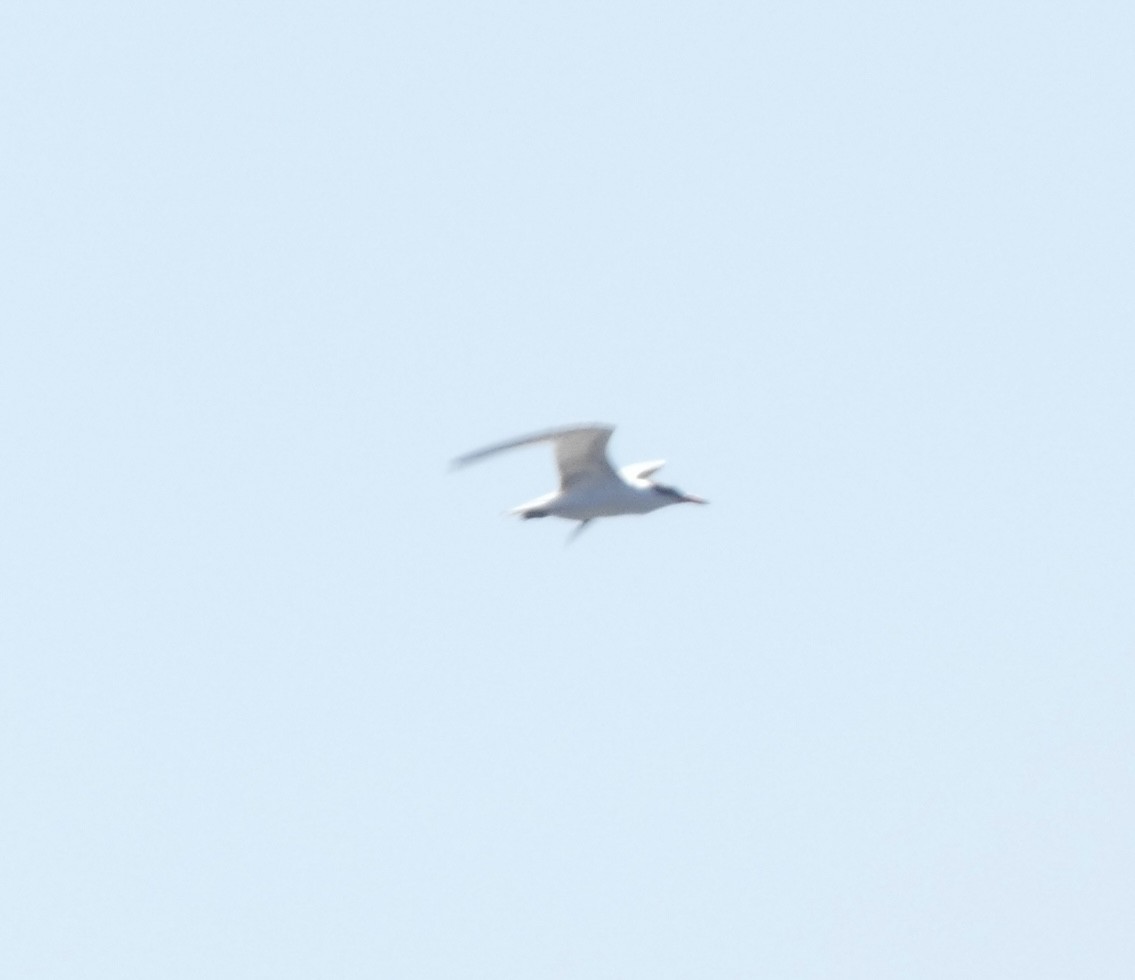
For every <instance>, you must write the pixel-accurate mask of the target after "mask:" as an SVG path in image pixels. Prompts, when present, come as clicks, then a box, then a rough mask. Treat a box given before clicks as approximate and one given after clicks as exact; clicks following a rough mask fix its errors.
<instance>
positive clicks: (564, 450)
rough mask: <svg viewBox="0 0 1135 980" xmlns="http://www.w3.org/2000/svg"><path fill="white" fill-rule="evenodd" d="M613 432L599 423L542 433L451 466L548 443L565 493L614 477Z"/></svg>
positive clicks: (460, 459) (480, 451)
mask: <svg viewBox="0 0 1135 980" xmlns="http://www.w3.org/2000/svg"><path fill="white" fill-rule="evenodd" d="M614 431H615V427H614V426H613V425H602V424H598V423H596V424H589V425H565V426H561V427H559V428H556V429H544V430H543V431H542V432H534V433H532V434H531V435H527V436H520V437H519V438H517V439H509V440H508V441H507V442H498V443H494V444H493V445H491V446H486V447H485V448H484V449H478V450H476V451H475V452H471V453H466V454H465V455H464V456H458V457H457V459H455V460H454V461H453V465H454V466H466V465H468V464H469V463H476V462H478V461H480V460H482V459H485V458H487V457H489V456H495V455H496V454H497V453H503V452H504V451H505V450H508V449H519V448H520V447H521V446H531V445H534V444H536V443H538V442H551V443H554V444H555V451H556V465H557V467H559V471H560V487H561V488H563V489H566V488H567V487H569V486H572V485H573V484H575V483H579V482H581V481H583V480H590V479H594V478H596V477H599V478H610V477H614V476H615V471H614V469H612V467H611V463H610V461H609V460H608V459H607V440H608V439H610V438H611V433H612V432H614Z"/></svg>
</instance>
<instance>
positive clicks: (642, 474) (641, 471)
mask: <svg viewBox="0 0 1135 980" xmlns="http://www.w3.org/2000/svg"><path fill="white" fill-rule="evenodd" d="M665 465H666V460H664V459H655V460H652V461H651V462H649V463H631V464H630V465H629V466H624V467H623V468H622V469H621V470H619V475H620V476H621V477H622V478H623V479H624V480H626V481H627V482H630V481H631V480H645V479H646V478H647V477H648V476H650V475H651V474H653V473H657V472H658V471H659V470H660V469H662V467H663V466H665Z"/></svg>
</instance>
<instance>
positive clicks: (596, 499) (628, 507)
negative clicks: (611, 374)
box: [453, 423, 708, 540]
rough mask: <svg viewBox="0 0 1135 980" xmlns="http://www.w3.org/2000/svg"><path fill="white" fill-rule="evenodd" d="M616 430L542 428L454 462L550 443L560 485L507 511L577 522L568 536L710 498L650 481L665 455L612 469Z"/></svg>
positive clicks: (593, 426)
mask: <svg viewBox="0 0 1135 980" xmlns="http://www.w3.org/2000/svg"><path fill="white" fill-rule="evenodd" d="M614 431H615V427H614V426H612V425H602V424H598V423H591V424H587V425H567V426H562V427H560V428H557V429H545V430H543V431H542V432H535V433H532V434H531V435H527V436H520V437H519V438H518V439H509V440H508V441H507V442H498V443H495V444H494V445H492V446H486V447H485V448H484V449H478V450H477V451H476V452H472V453H466V454H465V455H464V456H459V457H458V458H457V459H455V460H454V461H453V465H454V466H465V465H467V464H468V463H475V462H477V461H479V460H482V459H485V458H486V457H488V456H494V455H496V454H497V453H502V452H504V451H505V450H507V449H517V448H519V447H520V446H531V445H534V444H536V443H541V442H550V443H551V444H552V447H553V448H554V449H555V453H556V466H557V467H558V468H559V471H560V488H559V490H554V491H552V492H551V493H548V494H545V495H544V496H542V497H537V498H536V499H535V500H530V501H528V503H526V504H521V505H520V506H519V507H514V508H513V509H512V510H510V511H509V513H510V514H515V515H516V516H517V517H519V518H521V520H526V521H527V520H532V519H533V518H537V517H562V518H564V519H565V520H569V521H578V522H579V523H578V525H577V527H576V529H575V531H574V532H573V533H572V535H571V537H570V538H569V540H571V538H574V537H575V536H576V535H578V534H579V533H580V532H581V531H582V530H583V529H584V528H585V527H587V525H588V524H589V523H590V522H591V521H593V520H595V519H596V518H597V517H618V516H620V515H622V514H649V513H650V512H651V511H652V510H658V509H659V508H662V507H669V506H670V505H671V504H705V503H708V501H706V500H703V499H702V498H701V497H695V496H694V495H693V494H692V493H682V491H680V490H678V489H676V488H675V487H668V486H666V485H665V484H662V483H655V482H654V481H653V480H651V479H650V477H651V476H652V475H653V474H654V473H657V472H658V470H660V469H661V468H662V466H663V464H664V463H665V462H666V461H665V460H663V459H656V460H653V461H651V462H649V463H632V464H631V465H630V466H624V467H622V469H620V470H618V471H616V470H615V468H614V467H613V466H612V465H611V461H610V460H609V459H608V458H607V442H608V440H609V439H610V438H611V433H612V432H614Z"/></svg>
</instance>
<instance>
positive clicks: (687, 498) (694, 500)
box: [682, 493, 709, 504]
mask: <svg viewBox="0 0 1135 980" xmlns="http://www.w3.org/2000/svg"><path fill="white" fill-rule="evenodd" d="M682 503H684V504H708V503H709V501H708V500H706V499H705V497H697V496H695V495H694V494H692V493H684V494H682Z"/></svg>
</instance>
